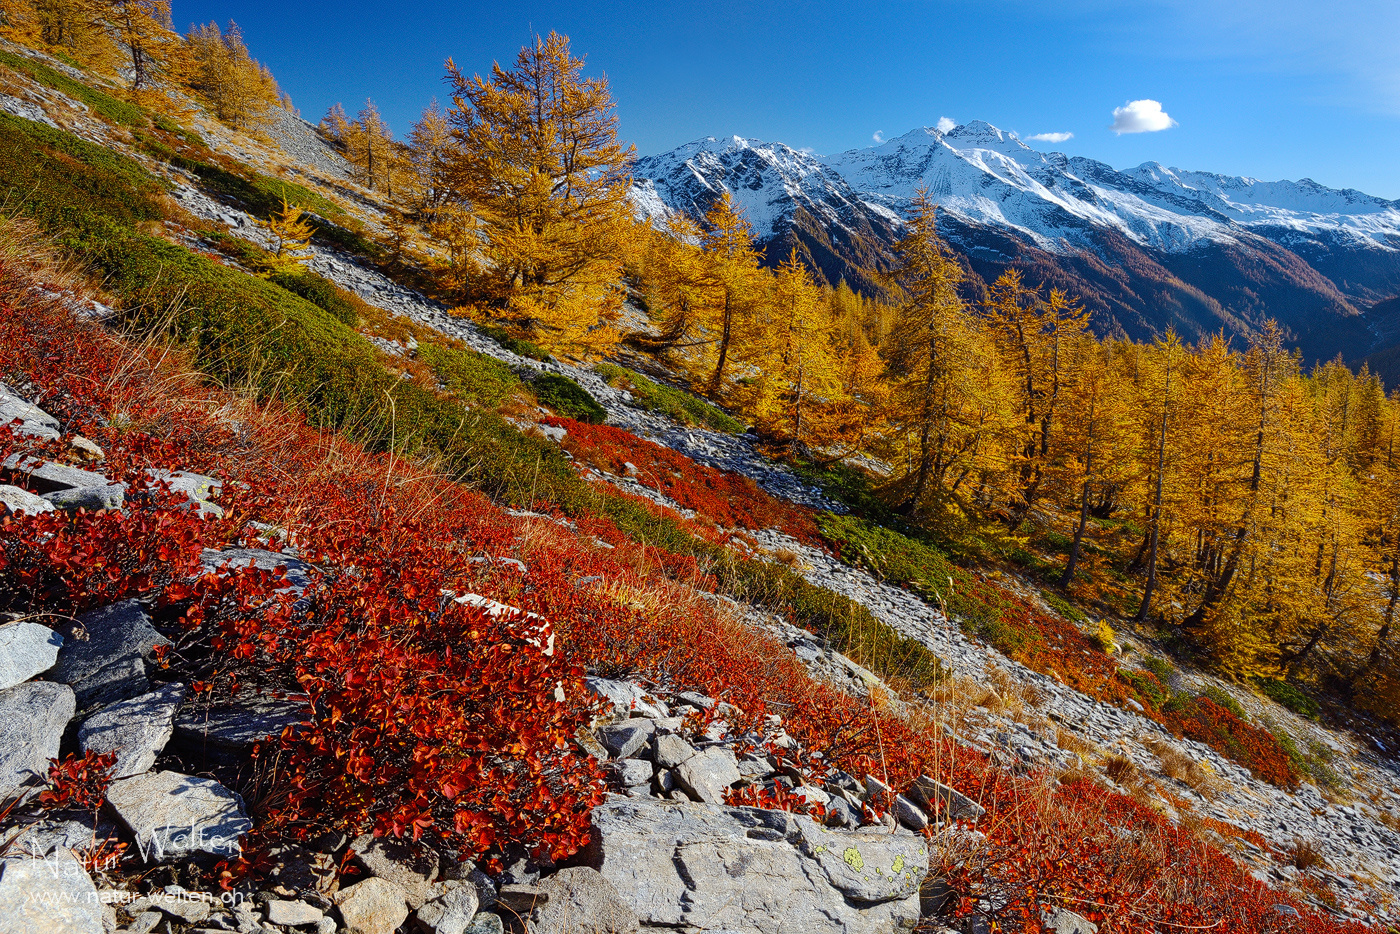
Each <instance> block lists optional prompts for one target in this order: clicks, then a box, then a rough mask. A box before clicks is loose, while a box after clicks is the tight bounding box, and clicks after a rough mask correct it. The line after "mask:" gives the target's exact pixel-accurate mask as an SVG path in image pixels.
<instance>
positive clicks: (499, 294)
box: [447, 33, 633, 353]
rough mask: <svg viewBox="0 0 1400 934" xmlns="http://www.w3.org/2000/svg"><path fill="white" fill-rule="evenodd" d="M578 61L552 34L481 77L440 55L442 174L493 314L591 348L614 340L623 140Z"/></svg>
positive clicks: (626, 160)
mask: <svg viewBox="0 0 1400 934" xmlns="http://www.w3.org/2000/svg"><path fill="white" fill-rule="evenodd" d="M583 65H584V63H583V60H582V59H580V58H575V57H574V56H573V53H572V52H571V51H570V49H569V40H568V39H567V38H565V37H563V36H560V35H558V34H556V33H550V34H549V36H548V37H547V38H543V39H541V38H538V37H537V38H536V40H535V42H534V44H533V45H530V46H526V47H525V48H523V49H521V50H520V54H519V56H518V57H517V58H516V62H515V67H514V68H513V69H510V70H507V69H505V68H502V67H501V66H500V65H499V64H496V65H494V66H493V68H492V71H491V76H490V77H489V78H483V77H481V76H480V75H476V76H473V77H470V78H469V77H467V76H466V75H465V74H463V73H462V71H461V70H460V69H459V68H458V67H457V66H456V64H454V63H453V62H451V61H449V62H448V78H449V80H450V82H451V85H452V103H453V106H452V108H451V109H450V111H449V112H448V120H449V121H450V123H451V124H452V127H453V132H454V135H455V137H456V140H457V144H458V145H457V147H456V148H455V149H454V150H453V151H452V153H451V156H450V159H449V162H448V171H447V179H448V183H449V184H450V186H451V189H452V197H453V198H454V199H457V200H460V201H461V202H462V203H463V204H465V205H467V206H468V207H469V208H470V210H471V211H472V213H473V214H474V215H475V216H476V218H477V220H478V230H479V232H480V237H481V252H482V255H483V260H484V262H483V275H482V276H481V279H480V282H479V283H478V287H479V290H480V292H481V296H482V298H483V299H485V300H486V301H487V302H488V303H489V304H490V305H491V307H492V309H493V311H494V313H495V314H497V315H499V316H501V317H503V318H505V319H506V320H507V321H508V322H509V323H510V324H511V325H512V326H513V327H514V328H515V329H516V330H517V331H519V332H521V333H523V334H526V335H528V336H530V337H531V338H533V339H534V340H536V341H537V342H539V343H540V344H542V345H544V346H546V347H548V348H551V349H554V350H563V351H571V352H594V353H596V352H600V351H602V350H605V349H606V348H608V347H610V346H611V345H612V344H613V343H614V342H616V340H617V329H616V326H615V322H616V319H617V317H618V314H619V311H620V308H621V301H622V296H621V293H620V291H619V288H618V280H619V278H620V275H621V270H622V263H621V257H622V254H623V253H624V243H623V241H624V239H625V237H626V234H627V231H628V230H629V229H630V227H631V213H630V207H629V205H630V202H629V201H628V191H629V189H630V187H631V164H632V154H633V150H632V148H631V147H630V146H628V147H624V146H622V145H621V144H620V143H619V142H618V140H617V117H616V115H615V113H614V112H613V101H612V97H611V95H610V94H609V91H608V83H607V79H606V78H584V77H583V75H582V72H583Z"/></svg>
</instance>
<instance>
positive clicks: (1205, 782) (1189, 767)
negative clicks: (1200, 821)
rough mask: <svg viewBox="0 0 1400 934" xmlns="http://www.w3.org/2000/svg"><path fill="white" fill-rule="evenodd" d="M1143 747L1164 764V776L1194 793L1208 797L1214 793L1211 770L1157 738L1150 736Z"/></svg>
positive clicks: (1143, 743) (1213, 777)
mask: <svg viewBox="0 0 1400 934" xmlns="http://www.w3.org/2000/svg"><path fill="white" fill-rule="evenodd" d="M1142 745H1143V747H1144V748H1146V749H1147V751H1148V752H1150V753H1152V754H1153V755H1154V756H1156V757H1157V759H1158V761H1160V762H1161V763H1162V774H1164V775H1166V776H1167V777H1168V778H1172V779H1175V780H1176V781H1179V782H1182V783H1184V784H1185V785H1186V786H1188V787H1189V788H1191V789H1192V790H1193V791H1197V792H1199V793H1201V794H1204V795H1207V796H1208V797H1209V796H1210V795H1211V794H1212V793H1213V792H1214V790H1215V785H1216V778H1215V775H1214V774H1212V773H1211V771H1210V769H1208V768H1206V767H1205V766H1204V765H1202V764H1201V763H1199V762H1197V761H1196V760H1195V759H1192V758H1191V757H1190V756H1188V755H1187V754H1186V753H1184V752H1182V751H1181V750H1180V749H1178V748H1177V747H1175V746H1173V745H1172V744H1171V743H1168V742H1166V741H1165V740H1163V739H1161V738H1160V737H1157V736H1149V737H1147V738H1146V739H1144V740H1143V742H1142Z"/></svg>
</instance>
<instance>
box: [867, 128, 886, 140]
mask: <svg viewBox="0 0 1400 934" xmlns="http://www.w3.org/2000/svg"><path fill="white" fill-rule="evenodd" d="M870 138H871V139H873V140H874V141H875V142H877V143H883V142H884V141H885V131H884V130H876V131H875V133H874V134H873V135H872V136H871V137H870Z"/></svg>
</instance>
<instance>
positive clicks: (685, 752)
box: [651, 733, 696, 769]
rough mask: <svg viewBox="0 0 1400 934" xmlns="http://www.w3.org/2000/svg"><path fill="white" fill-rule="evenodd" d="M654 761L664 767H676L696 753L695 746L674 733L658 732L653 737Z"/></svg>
mask: <svg viewBox="0 0 1400 934" xmlns="http://www.w3.org/2000/svg"><path fill="white" fill-rule="evenodd" d="M651 749H652V761H654V762H655V763H656V764H657V765H658V766H660V767H661V768H663V769H674V768H675V767H676V766H678V765H680V764H681V763H682V762H685V761H686V760H687V759H690V758H692V757H693V756H694V755H695V752H696V750H695V747H694V746H692V745H690V743H687V742H686V741H685V740H683V739H681V738H680V737H679V736H676V735H675V734H674V733H658V734H655V735H653V736H652V738H651Z"/></svg>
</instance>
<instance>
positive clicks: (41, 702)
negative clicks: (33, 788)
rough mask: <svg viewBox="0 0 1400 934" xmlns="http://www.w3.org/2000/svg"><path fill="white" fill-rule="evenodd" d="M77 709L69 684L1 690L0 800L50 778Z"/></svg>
mask: <svg viewBox="0 0 1400 934" xmlns="http://www.w3.org/2000/svg"><path fill="white" fill-rule="evenodd" d="M75 707H76V705H75V702H74V700H73V689H72V688H70V687H68V685H66V684H53V683H51V682H48V681H28V682H25V683H24V684H17V685H15V686H14V687H12V688H10V689H9V690H6V691H0V799H4V798H7V797H9V795H10V794H11V793H12V792H14V791H15V790H16V789H18V788H19V787H21V786H22V785H24V784H25V783H26V782H30V781H35V780H38V781H43V780H44V779H45V778H46V777H47V776H48V774H49V760H50V759H57V758H58V748H59V743H60V742H61V741H62V739H63V730H64V727H66V726H67V725H68V721H69V720H71V719H72V718H73V712H74V710H75Z"/></svg>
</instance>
